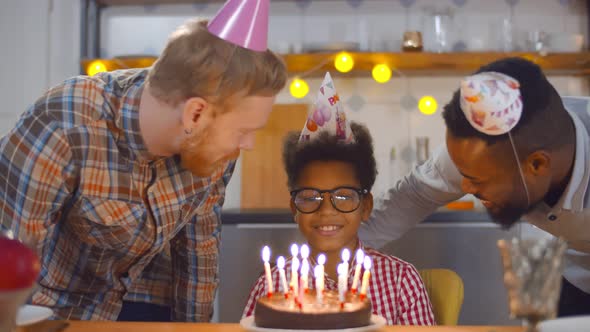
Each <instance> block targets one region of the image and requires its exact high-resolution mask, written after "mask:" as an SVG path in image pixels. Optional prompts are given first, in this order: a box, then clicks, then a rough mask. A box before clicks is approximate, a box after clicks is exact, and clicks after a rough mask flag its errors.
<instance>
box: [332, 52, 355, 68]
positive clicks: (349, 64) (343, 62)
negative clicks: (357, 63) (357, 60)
mask: <svg viewBox="0 0 590 332" xmlns="http://www.w3.org/2000/svg"><path fill="white" fill-rule="evenodd" d="M334 67H336V70H338V71H339V72H341V73H348V72H349V71H351V70H352V68H353V67H354V59H353V58H352V55H350V54H348V53H346V52H340V53H338V54H337V55H336V59H334Z"/></svg>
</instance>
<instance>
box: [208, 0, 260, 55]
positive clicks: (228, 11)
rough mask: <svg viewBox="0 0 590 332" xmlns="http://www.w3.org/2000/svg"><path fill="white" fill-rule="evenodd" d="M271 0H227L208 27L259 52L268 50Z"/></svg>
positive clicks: (217, 33) (236, 42)
mask: <svg viewBox="0 0 590 332" xmlns="http://www.w3.org/2000/svg"><path fill="white" fill-rule="evenodd" d="M269 5H270V0H227V2H226V3H225V4H224V5H223V7H222V8H221V9H220V10H219V12H217V14H216V15H215V17H214V18H213V19H212V20H211V21H210V22H209V25H208V26H207V29H208V30H209V32H211V33H212V34H214V35H216V36H217V37H219V38H221V39H223V40H226V41H228V42H230V43H232V44H235V45H238V46H241V47H244V48H247V49H250V50H253V51H258V52H264V51H266V50H267V48H268V47H267V39H268V12H269Z"/></svg>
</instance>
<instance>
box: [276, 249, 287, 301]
mask: <svg viewBox="0 0 590 332" xmlns="http://www.w3.org/2000/svg"><path fill="white" fill-rule="evenodd" d="M277 268H278V269H279V278H281V286H282V287H283V294H284V295H285V298H288V297H289V285H287V277H286V276H285V257H283V256H279V258H277Z"/></svg>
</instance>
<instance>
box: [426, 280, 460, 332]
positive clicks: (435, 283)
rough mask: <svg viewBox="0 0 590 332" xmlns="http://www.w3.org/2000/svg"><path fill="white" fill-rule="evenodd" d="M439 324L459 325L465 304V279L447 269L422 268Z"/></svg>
mask: <svg viewBox="0 0 590 332" xmlns="http://www.w3.org/2000/svg"><path fill="white" fill-rule="evenodd" d="M419 272H420V276H421V277H422V280H423V281H424V285H425V286H426V291H427V292H428V297H429V298H430V302H431V303H432V310H433V311H434V318H435V319H436V323H437V324H439V325H457V321H458V320H459V313H461V306H462V305H463V280H462V279H461V277H460V276H459V275H458V274H457V273H455V272H454V271H451V270H447V269H424V270H420V271H419Z"/></svg>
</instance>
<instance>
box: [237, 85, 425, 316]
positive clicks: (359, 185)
mask: <svg viewBox="0 0 590 332" xmlns="http://www.w3.org/2000/svg"><path fill="white" fill-rule="evenodd" d="M283 159H284V163H285V169H286V172H287V176H288V185H289V189H290V190H291V211H292V212H293V215H294V219H295V222H296V223H297V225H298V227H299V230H300V231H301V233H303V235H304V236H305V238H306V239H307V241H308V244H309V246H310V249H311V255H310V261H311V262H310V263H311V264H310V265H312V267H313V266H314V265H316V262H315V258H316V257H317V256H318V255H319V254H320V253H323V254H325V255H326V258H327V260H326V265H325V271H326V275H325V287H326V289H328V290H337V289H338V287H337V286H338V285H337V282H336V280H338V278H337V274H336V265H337V264H338V263H340V262H341V258H340V257H341V256H340V255H341V252H342V250H343V249H344V248H348V249H349V250H350V252H351V253H352V256H353V257H354V256H355V255H354V253H356V251H357V249H361V250H362V251H363V252H364V253H365V255H368V256H369V257H370V258H371V260H372V262H373V268H372V270H371V279H370V282H369V290H368V293H367V296H368V297H369V298H370V300H371V302H372V305H373V314H376V315H380V316H383V317H384V318H385V319H386V320H387V324H388V325H397V324H401V325H435V321H434V315H433V313H432V306H431V304H430V300H429V298H428V294H427V293H426V290H425V287H424V284H423V282H422V279H421V278H420V275H419V274H418V272H417V271H416V269H415V268H414V266H412V265H411V264H409V263H406V262H404V261H402V260H400V259H398V258H395V257H393V256H389V255H385V254H383V253H380V252H378V251H376V250H374V249H371V248H367V247H364V246H363V244H362V243H361V242H360V241H359V239H358V236H357V231H358V228H359V226H360V225H361V223H362V222H365V221H367V220H368V219H369V216H370V214H371V211H372V208H373V196H372V195H371V192H370V190H371V188H372V186H373V184H374V182H375V178H376V176H377V168H376V162H375V157H374V154H373V143H372V138H371V135H370V134H369V132H368V130H367V128H366V127H364V126H362V125H360V124H357V123H351V124H349V123H348V121H347V120H346V116H345V113H344V112H343V110H342V106H341V105H340V102H339V98H338V95H337V94H336V91H335V89H334V84H333V82H332V80H331V78H330V75H329V74H327V75H326V78H325V79H324V82H323V83H322V86H321V87H320V92H319V93H318V101H317V102H316V104H315V105H314V112H313V113H312V114H311V115H310V116H309V118H308V119H307V123H306V125H305V127H304V129H303V132H302V133H301V135H299V133H291V134H290V135H288V137H287V139H286V141H285V145H284V152H283ZM290 262H291V260H290V259H289V260H287V264H286V267H285V271H286V273H287V280H290V271H291V264H290ZM355 265H356V262H355V260H354V259H353V261H352V262H351V263H350V264H349V266H350V269H349V273H348V275H349V276H348V281H349V285H348V288H349V289H350V288H351V283H352V280H353V275H354V267H355ZM272 275H273V281H274V284H275V285H274V288H275V290H279V289H281V288H280V287H279V273H278V270H277V268H276V267H274V268H273V269H272ZM311 284H313V283H311ZM266 294H267V290H266V281H265V277H264V275H263V276H261V277H260V278H259V279H258V281H257V282H256V284H255V286H254V288H253V289H252V291H251V293H250V297H249V299H248V301H247V304H246V308H245V309H244V317H246V316H250V315H252V314H253V313H254V308H255V306H256V301H257V299H258V298H260V297H262V296H265V295H266Z"/></svg>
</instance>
